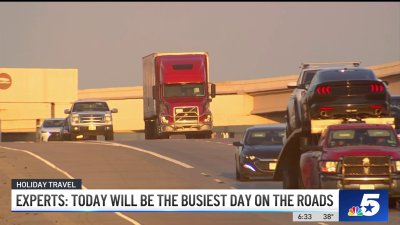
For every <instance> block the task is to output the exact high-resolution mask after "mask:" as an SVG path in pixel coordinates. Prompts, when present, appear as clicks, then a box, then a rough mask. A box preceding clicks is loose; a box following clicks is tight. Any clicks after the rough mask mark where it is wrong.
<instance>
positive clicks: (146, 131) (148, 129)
mask: <svg viewBox="0 0 400 225" xmlns="http://www.w3.org/2000/svg"><path fill="white" fill-rule="evenodd" d="M151 130H152V129H151V122H150V121H144V139H146V140H148V139H151Z"/></svg>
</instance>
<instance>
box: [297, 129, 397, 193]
mask: <svg viewBox="0 0 400 225" xmlns="http://www.w3.org/2000/svg"><path fill="white" fill-rule="evenodd" d="M299 177H300V181H301V182H299V183H300V185H301V186H303V187H302V188H322V189H332V188H333V189H387V190H388V191H389V197H391V198H399V197H400V146H399V140H398V139H397V135H396V132H395V130H394V129H393V127H392V126H391V125H384V124H363V123H353V124H340V125H330V126H328V127H327V128H326V129H325V130H324V131H323V132H322V134H321V138H320V140H319V144H318V146H309V147H306V148H304V149H303V153H302V154H301V156H300V176H299Z"/></svg>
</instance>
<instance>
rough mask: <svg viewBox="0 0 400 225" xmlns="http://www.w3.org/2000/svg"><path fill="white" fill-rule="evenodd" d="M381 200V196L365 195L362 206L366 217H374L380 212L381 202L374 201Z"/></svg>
mask: <svg viewBox="0 0 400 225" xmlns="http://www.w3.org/2000/svg"><path fill="white" fill-rule="evenodd" d="M373 199H379V194H364V195H363V198H362V200H361V204H360V206H361V207H362V212H363V215H364V216H373V215H375V214H377V213H378V212H379V209H380V205H379V202H377V201H375V200H373Z"/></svg>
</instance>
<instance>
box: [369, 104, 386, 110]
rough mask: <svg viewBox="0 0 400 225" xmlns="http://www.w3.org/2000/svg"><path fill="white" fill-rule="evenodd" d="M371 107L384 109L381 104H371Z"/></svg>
mask: <svg viewBox="0 0 400 225" xmlns="http://www.w3.org/2000/svg"><path fill="white" fill-rule="evenodd" d="M369 107H370V108H371V109H382V108H383V106H381V105H370V106H369Z"/></svg>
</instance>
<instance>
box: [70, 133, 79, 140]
mask: <svg viewBox="0 0 400 225" xmlns="http://www.w3.org/2000/svg"><path fill="white" fill-rule="evenodd" d="M76 136H77V135H75V134H71V135H70V136H69V140H70V141H76V140H77V139H76Z"/></svg>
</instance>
